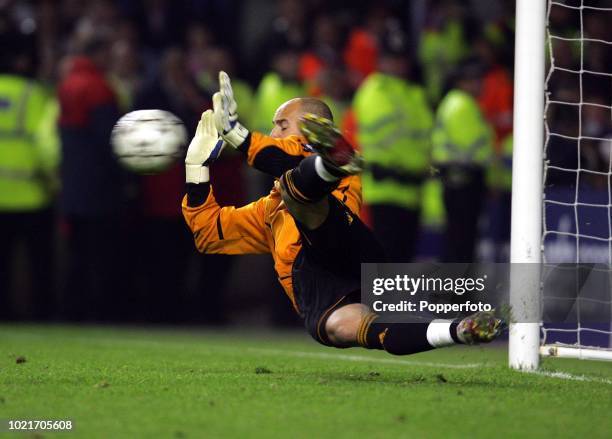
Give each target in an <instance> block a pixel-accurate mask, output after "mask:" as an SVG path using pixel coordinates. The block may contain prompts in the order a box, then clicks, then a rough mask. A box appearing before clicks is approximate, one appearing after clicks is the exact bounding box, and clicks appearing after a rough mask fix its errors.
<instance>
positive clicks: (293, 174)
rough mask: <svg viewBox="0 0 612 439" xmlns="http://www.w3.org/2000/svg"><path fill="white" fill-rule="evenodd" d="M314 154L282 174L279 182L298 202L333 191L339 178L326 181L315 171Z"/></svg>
mask: <svg viewBox="0 0 612 439" xmlns="http://www.w3.org/2000/svg"><path fill="white" fill-rule="evenodd" d="M316 160H317V156H316V155H311V156H309V157H306V158H305V159H304V160H302V161H301V162H300V164H299V165H298V166H297V167H296V168H293V169H291V170H289V171H287V172H285V173H284V174H283V176H282V177H281V184H282V185H283V188H284V189H285V190H286V191H287V193H288V194H289V195H290V196H291V197H292V198H293V199H295V200H296V201H297V202H299V203H303V204H306V203H312V202H315V201H319V200H320V199H322V198H323V197H325V196H326V195H327V194H330V193H331V192H333V191H334V190H335V189H336V188H337V187H338V184H339V182H340V180H335V181H331V182H330V181H326V180H324V179H323V178H321V177H320V176H319V174H318V173H317V170H316V167H315V162H316Z"/></svg>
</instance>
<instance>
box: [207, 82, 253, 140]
mask: <svg viewBox="0 0 612 439" xmlns="http://www.w3.org/2000/svg"><path fill="white" fill-rule="evenodd" d="M219 89H220V91H218V92H217V93H215V94H214V95H213V108H214V110H215V125H216V126H217V130H218V131H219V134H220V135H221V137H222V138H223V140H225V141H226V142H227V143H229V144H230V145H232V146H233V147H234V148H238V147H239V146H240V145H242V143H243V142H244V140H245V139H246V137H247V136H248V135H249V130H247V129H246V128H245V127H243V126H242V125H241V124H240V122H238V113H237V112H236V110H237V108H238V105H237V104H236V100H235V99H234V91H233V90H232V83H231V82H230V78H229V76H228V75H227V73H225V72H223V71H221V72H219Z"/></svg>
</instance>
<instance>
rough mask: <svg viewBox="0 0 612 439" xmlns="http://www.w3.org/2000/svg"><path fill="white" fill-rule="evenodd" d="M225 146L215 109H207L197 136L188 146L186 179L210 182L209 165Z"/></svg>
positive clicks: (199, 123)
mask: <svg viewBox="0 0 612 439" xmlns="http://www.w3.org/2000/svg"><path fill="white" fill-rule="evenodd" d="M224 147H225V142H224V141H223V139H221V138H220V137H219V135H218V133H217V128H216V127H215V120H214V114H213V111H212V110H206V111H205V112H204V113H202V118H201V119H200V121H199V122H198V127H197V129H196V133H195V136H194V137H193V139H192V140H191V143H190V144H189V148H187V155H186V156H185V181H186V182H187V183H195V184H198V183H208V181H209V180H210V174H209V171H208V166H209V165H210V164H211V163H212V162H214V161H215V160H216V159H217V158H218V157H219V155H220V154H221V151H223V148H224Z"/></svg>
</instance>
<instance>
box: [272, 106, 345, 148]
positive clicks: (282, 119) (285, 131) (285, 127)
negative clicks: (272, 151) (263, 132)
mask: <svg viewBox="0 0 612 439" xmlns="http://www.w3.org/2000/svg"><path fill="white" fill-rule="evenodd" d="M307 113H311V114H314V115H315V116H320V117H324V118H325V119H329V120H331V121H333V120H334V118H333V115H332V112H331V110H330V108H329V106H328V105H327V104H326V103H325V102H323V101H322V100H320V99H317V98H311V97H305V98H294V99H290V100H288V101H287V102H285V103H284V104H282V105H281V106H280V107H278V109H277V110H276V113H274V119H273V120H272V123H273V124H274V127H273V128H272V131H271V132H270V137H274V138H277V139H280V138H283V137H287V136H301V135H302V133H301V131H300V127H299V122H300V119H301V118H302V116H304V115H305V114H307Z"/></svg>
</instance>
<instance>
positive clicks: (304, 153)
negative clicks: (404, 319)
mask: <svg viewBox="0 0 612 439" xmlns="http://www.w3.org/2000/svg"><path fill="white" fill-rule="evenodd" d="M219 82H220V86H221V91H220V92H218V93H215V95H214V96H213V104H214V113H213V111H211V110H207V111H206V112H204V113H203V114H202V119H201V121H200V123H199V124H198V127H197V131H196V135H195V137H194V139H193V140H192V142H191V144H190V145H189V149H188V151H187V156H186V158H185V164H186V181H187V194H186V196H185V197H184V199H183V203H182V208H183V215H184V217H185V220H186V222H187V224H188V226H189V228H190V229H191V231H192V233H193V236H194V239H195V244H196V247H197V249H198V250H199V251H200V252H203V253H222V254H247V253H248V254H263V253H269V254H271V255H272V257H273V258H274V266H275V270H276V272H277V275H278V279H279V281H280V283H281V284H282V286H283V288H284V290H285V292H286V293H287V296H288V297H289V299H290V300H291V303H292V304H293V307H294V309H295V311H296V312H297V313H298V314H299V315H300V317H301V318H302V319H303V321H304V324H305V326H306V329H307V330H308V332H309V333H310V335H311V336H312V337H313V338H314V339H315V340H317V341H318V342H319V343H322V344H324V345H327V346H335V347H339V348H344V347H351V346H362V347H365V348H368V349H384V350H386V351H387V352H390V353H392V354H397V355H405V354H412V353H416V352H422V351H426V350H429V349H433V348H435V347H441V346H447V345H452V344H455V343H466V344H473V343H478V342H488V341H491V340H492V339H493V338H495V337H496V336H497V335H498V334H499V333H500V332H501V323H502V322H501V321H500V320H498V319H496V318H495V317H493V315H491V314H490V313H478V314H475V315H473V316H470V317H467V318H465V319H463V320H461V321H454V322H450V321H434V322H432V323H410V324H406V323H382V322H379V319H378V316H377V315H376V314H375V313H373V312H372V311H371V310H370V309H369V308H368V307H367V306H365V305H363V304H361V303H360V268H361V267H360V263H361V262H380V261H383V260H384V256H383V253H382V251H381V248H380V246H379V245H378V243H377V242H376V240H375V239H374V237H373V235H372V233H371V232H370V230H369V229H368V228H367V227H366V226H365V225H364V224H363V223H362V222H361V220H360V219H359V217H358V212H359V210H360V207H361V182H360V178H359V173H360V171H361V170H362V160H361V157H360V155H359V154H358V153H357V152H356V151H354V149H353V148H352V147H351V146H350V145H349V144H348V143H347V141H346V140H345V139H344V138H343V137H342V135H341V134H340V133H339V131H338V130H337V129H336V128H335V127H334V126H333V124H332V122H331V120H332V114H331V112H330V110H329V108H328V107H327V105H326V104H325V103H323V102H322V101H320V100H318V99H314V98H297V99H292V100H290V101H288V102H286V103H284V104H283V105H281V106H280V107H279V108H278V110H277V111H276V113H275V115H274V119H273V129H272V131H271V133H270V135H269V136H267V135H264V134H261V133H257V132H249V131H248V130H247V129H246V128H245V127H243V126H242V125H241V124H240V123H239V122H238V115H237V113H236V110H237V105H236V102H235V101H234V97H233V92H232V88H231V84H230V80H229V77H228V76H227V75H226V74H225V73H224V72H221V73H220V74H219ZM226 145H229V146H230V147H233V148H236V149H238V150H239V151H241V152H242V153H243V154H244V155H245V156H246V159H247V162H248V164H249V165H251V166H253V167H255V168H256V169H258V170H260V171H262V172H265V173H266V174H269V175H272V176H274V177H276V179H277V180H276V181H275V184H274V187H273V188H272V190H271V192H270V194H269V195H267V196H265V197H262V198H260V199H259V200H257V201H255V202H253V203H250V204H248V205H246V206H243V207H239V208H236V207H220V206H219V205H218V204H217V202H216V201H215V197H214V191H213V188H212V185H211V183H210V180H209V170H208V166H209V165H210V164H211V163H212V162H213V161H214V160H215V159H216V158H217V157H218V156H219V154H220V153H221V151H222V150H223V148H224V147H225V146H226Z"/></svg>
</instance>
